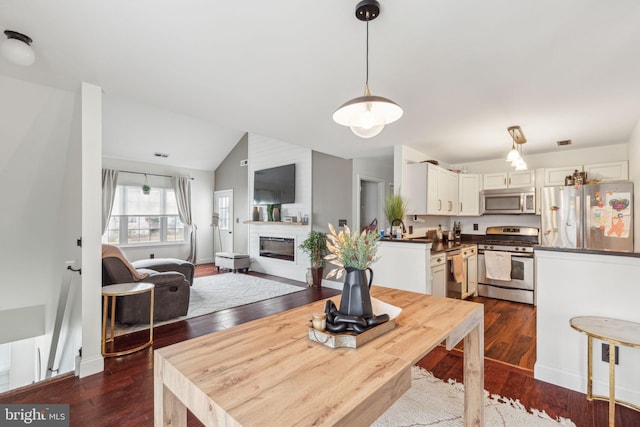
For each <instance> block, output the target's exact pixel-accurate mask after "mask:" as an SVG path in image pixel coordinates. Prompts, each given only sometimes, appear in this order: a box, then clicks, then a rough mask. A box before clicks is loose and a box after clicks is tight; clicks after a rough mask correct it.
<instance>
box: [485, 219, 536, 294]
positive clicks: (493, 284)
mask: <svg viewBox="0 0 640 427" xmlns="http://www.w3.org/2000/svg"><path fill="white" fill-rule="evenodd" d="M539 233H540V230H539V229H538V228H535V227H513V226H507V227H487V231H486V234H485V239H484V240H482V241H480V242H478V295H480V296H483V297H490V298H498V299H503V300H507V301H515V302H521V303H525V304H535V277H534V268H533V247H534V246H535V245H537V244H538V235H539ZM487 251H492V252H498V253H503V254H509V256H510V258H511V263H510V264H511V265H510V266H509V265H508V264H509V263H508V258H509V257H504V256H499V257H498V259H500V260H501V262H503V263H506V265H502V266H499V267H503V268H502V270H505V271H507V272H508V271H509V270H510V274H507V275H506V276H507V277H504V278H503V279H508V278H509V277H510V280H498V279H496V278H492V277H487V268H486V264H485V252H487ZM492 255H494V257H491V258H492V259H495V255H496V254H492ZM492 262H495V261H492ZM509 267H510V268H509ZM494 269H495V267H494Z"/></svg>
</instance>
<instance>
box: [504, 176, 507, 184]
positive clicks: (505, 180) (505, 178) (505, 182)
mask: <svg viewBox="0 0 640 427" xmlns="http://www.w3.org/2000/svg"><path fill="white" fill-rule="evenodd" d="M504 185H507V177H506V176H505V177H504Z"/></svg>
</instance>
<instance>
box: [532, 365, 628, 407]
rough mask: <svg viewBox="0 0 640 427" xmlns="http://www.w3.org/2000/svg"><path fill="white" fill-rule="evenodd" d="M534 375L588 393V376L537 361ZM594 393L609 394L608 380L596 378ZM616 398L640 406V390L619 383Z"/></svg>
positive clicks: (539, 378)
mask: <svg viewBox="0 0 640 427" xmlns="http://www.w3.org/2000/svg"><path fill="white" fill-rule="evenodd" d="M533 377H534V378H535V379H536V380H540V381H544V382H548V383H551V384H554V385H557V386H559V387H564V388H568V389H569V390H573V391H577V392H579V393H583V394H585V395H586V394H587V377H586V376H582V375H577V374H575V373H572V372H567V371H561V370H559V369H555V368H550V367H548V366H544V365H542V364H541V363H538V362H536V364H535V366H534V370H533ZM593 393H594V394H597V395H603V396H608V395H609V383H608V382H606V381H601V380H594V381H593ZM585 399H586V397H585ZM616 399H617V400H622V401H625V402H629V403H633V404H634V405H639V406H640V391H638V390H631V389H629V388H625V387H620V386H619V385H618V384H616Z"/></svg>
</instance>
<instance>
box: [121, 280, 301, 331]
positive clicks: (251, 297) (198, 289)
mask: <svg viewBox="0 0 640 427" xmlns="http://www.w3.org/2000/svg"><path fill="white" fill-rule="evenodd" d="M304 290H306V288H303V287H300V286H294V285H288V284H286V283H280V282H276V281H274V280H267V279H263V278H261V277H257V276H251V275H248V274H240V273H224V274H215V275H213V276H205V277H197V278H195V279H194V281H193V286H191V295H190V297H189V311H188V312H187V315H186V316H181V317H177V318H175V319H170V320H165V321H162V322H157V323H156V322H154V326H160V325H165V324H167V323H172V322H177V321H179V320H184V319H189V318H191V317H196V316H202V315H203V314H209V313H213V312H216V311H221V310H226V309H228V308H232V307H239V306H241V305H246V304H251V303H253V302H257V301H262V300H266V299H270V298H275V297H279V296H282V295H287V294H291V293H294V292H301V291H304ZM148 328H149V324H138V325H121V324H119V323H116V336H118V335H124V334H129V333H131V332H135V331H139V330H142V329H148Z"/></svg>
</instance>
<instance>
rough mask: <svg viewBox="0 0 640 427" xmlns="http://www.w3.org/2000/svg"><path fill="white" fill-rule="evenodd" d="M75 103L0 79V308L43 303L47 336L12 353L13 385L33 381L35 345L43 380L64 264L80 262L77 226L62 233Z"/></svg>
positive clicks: (67, 211) (67, 96)
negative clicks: (21, 365)
mask: <svg viewBox="0 0 640 427" xmlns="http://www.w3.org/2000/svg"><path fill="white" fill-rule="evenodd" d="M75 102H76V100H75V94H74V93H71V92H67V91H62V90H58V89H53V88H49V87H45V86H41V85H36V84H31V83H27V82H24V81H21V80H15V79H10V78H7V77H3V76H0V141H2V142H1V143H0V198H1V199H2V205H3V209H2V214H1V215H2V220H1V221H0V235H1V236H2V240H0V242H1V243H0V271H1V272H2V277H1V279H0V288H1V289H2V298H1V299H0V310H6V309H13V308H22V307H29V306H34V305H44V306H45V312H46V317H45V330H46V332H47V335H44V336H41V337H40V338H38V339H37V340H35V341H31V343H25V342H21V343H20V345H19V347H20V348H21V349H22V350H20V351H12V353H13V355H12V356H13V357H12V359H13V360H14V361H15V362H16V364H17V363H18V362H24V361H27V363H28V364H29V365H30V366H28V367H27V369H25V370H23V371H22V375H17V376H12V378H11V380H10V381H11V384H12V386H21V385H25V384H28V383H31V382H32V381H34V380H36V378H35V366H36V364H35V349H36V347H40V349H41V352H42V360H41V364H42V367H43V375H44V368H46V361H47V356H48V351H49V350H48V348H49V347H48V346H49V342H50V333H51V331H52V329H53V323H54V317H55V312H56V310H55V309H56V305H57V300H58V293H59V290H60V285H61V283H62V280H63V276H64V273H65V271H66V270H65V265H64V261H65V260H78V258H79V252H78V251H77V250H75V251H74V249H70V248H73V245H74V244H75V238H77V237H79V229H78V228H77V227H76V228H75V230H77V231H76V232H69V231H70V228H69V227H68V225H69V223H68V218H69V217H71V218H77V213H78V212H79V211H80V199H79V197H69V194H70V193H65V182H66V181H67V180H68V179H69V177H68V175H66V174H67V171H68V170H71V171H73V170H75V168H77V165H73V164H71V163H70V161H69V158H68V153H69V150H70V145H71V142H70V141H71V126H72V117H73V112H74V103H75ZM65 194H66V196H65ZM71 228H73V227H71ZM62 230H66V232H69V234H66V232H62ZM7 327H9V326H8V325H2V328H0V334H1V332H2V329H4V328H7Z"/></svg>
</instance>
